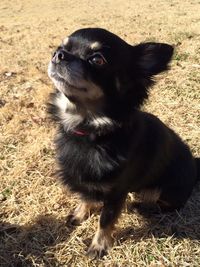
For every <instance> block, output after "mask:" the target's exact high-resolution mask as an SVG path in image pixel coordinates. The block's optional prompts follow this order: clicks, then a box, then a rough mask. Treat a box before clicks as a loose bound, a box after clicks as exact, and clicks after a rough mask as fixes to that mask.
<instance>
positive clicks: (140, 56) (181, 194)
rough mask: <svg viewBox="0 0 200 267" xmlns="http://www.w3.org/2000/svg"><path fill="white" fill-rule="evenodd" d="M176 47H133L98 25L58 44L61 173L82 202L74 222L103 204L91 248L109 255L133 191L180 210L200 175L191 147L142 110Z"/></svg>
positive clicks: (54, 75)
mask: <svg viewBox="0 0 200 267" xmlns="http://www.w3.org/2000/svg"><path fill="white" fill-rule="evenodd" d="M172 54H173V48H172V46H170V45H168V44H161V43H142V44H139V45H136V46H131V45H129V44H127V43H126V42H125V41H123V40H122V39H120V38H119V37H118V36H116V35H114V34H112V33H110V32H108V31H106V30H103V29H99V28H88V29H81V30H78V31H76V32H74V33H73V34H72V35H70V36H69V38H66V39H65V40H64V41H63V44H62V45H61V46H59V47H58V49H57V50H56V52H55V53H54V56H53V58H52V60H51V62H50V64H49V69H48V73H49V76H50V78H51V79H52V81H53V82H54V84H55V86H56V88H57V89H56V91H55V93H53V94H52V95H51V103H50V105H49V111H50V113H51V114H52V115H53V117H54V119H56V120H57V121H58V124H59V130H58V135H57V138H56V146H57V154H58V162H59V165H60V176H61V178H62V180H63V182H64V184H66V185H67V186H68V187H69V188H70V189H71V191H72V192H76V193H79V195H80V196H81V200H82V202H81V204H80V205H79V206H78V208H77V209H76V210H75V212H74V213H73V214H72V215H71V216H70V221H71V223H78V222H81V221H82V220H84V219H85V218H86V216H87V214H88V212H89V211H90V210H91V208H92V207H94V205H95V204H96V202H101V203H103V207H102V211H101V216H100V222H99V227H98V230H97V232H96V234H95V237H94V238H93V241H92V244H91V246H90V248H89V251H88V252H89V254H90V255H92V256H102V255H104V253H105V252H106V250H107V249H108V248H109V247H110V246H111V244H112V238H111V234H112V231H113V227H114V224H115V222H116V220H117V218H118V217H119V215H120V213H121V209H122V207H123V204H124V202H125V200H126V197H127V194H128V192H141V193H142V194H143V196H144V197H145V198H146V199H149V200H154V201H155V202H156V203H157V204H158V205H159V206H160V208H161V209H162V210H173V209H179V208H181V207H182V206H183V205H184V204H185V202H186V201H187V199H188V197H189V196H190V194H191V192H192V189H193V187H194V185H195V183H196V180H197V174H196V163H195V161H194V159H193V156H192V155H191V152H190V150H189V148H188V147H187V145H186V144H184V143H183V142H182V141H181V139H180V138H179V137H178V136H177V135H176V134H175V133H174V132H173V131H172V130H171V129H169V128H168V127H167V126H165V125H164V124H163V123H162V122H161V121H160V120H159V119H158V118H156V117H155V116H153V115H151V114H149V113H145V112H142V111H140V110H139V109H138V108H139V107H140V105H141V104H142V103H143V102H144V100H145V99H146V98H147V96H148V90H149V87H150V86H151V85H152V84H153V76H154V75H156V74H158V73H160V72H162V71H165V70H167V68H168V67H167V64H168V63H169V61H170V59H171V57H172Z"/></svg>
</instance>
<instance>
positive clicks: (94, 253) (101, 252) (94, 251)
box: [87, 244, 108, 259]
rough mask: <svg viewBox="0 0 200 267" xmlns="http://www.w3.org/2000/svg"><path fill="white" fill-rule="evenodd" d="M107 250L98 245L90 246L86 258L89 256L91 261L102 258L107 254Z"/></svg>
mask: <svg viewBox="0 0 200 267" xmlns="http://www.w3.org/2000/svg"><path fill="white" fill-rule="evenodd" d="M107 249H108V248H107V247H105V246H101V245H99V244H91V246H90V247H89V249H88V251H87V256H89V257H90V258H91V259H99V258H102V257H103V256H105V255H106V254H107V253H108V252H107Z"/></svg>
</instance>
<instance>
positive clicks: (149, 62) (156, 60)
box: [132, 43, 174, 78]
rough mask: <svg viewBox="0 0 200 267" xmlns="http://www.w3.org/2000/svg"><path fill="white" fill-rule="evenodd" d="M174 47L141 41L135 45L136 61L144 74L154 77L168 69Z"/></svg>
mask: <svg viewBox="0 0 200 267" xmlns="http://www.w3.org/2000/svg"><path fill="white" fill-rule="evenodd" d="M173 50H174V49H173V47H172V46H171V45H168V44H163V43H141V44H139V45H136V46H133V50H132V51H133V56H134V61H135V63H136V64H137V67H139V70H140V72H141V73H142V75H144V78H145V76H146V77H152V76H153V75H156V74H158V73H160V72H162V71H165V70H167V69H168V63H169V62H170V60H171V58H172V55H173Z"/></svg>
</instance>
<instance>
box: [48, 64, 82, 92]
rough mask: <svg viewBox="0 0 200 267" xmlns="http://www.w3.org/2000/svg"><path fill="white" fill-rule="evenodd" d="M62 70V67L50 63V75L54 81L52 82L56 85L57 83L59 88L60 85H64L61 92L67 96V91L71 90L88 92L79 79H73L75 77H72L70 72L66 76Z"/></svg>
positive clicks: (66, 72)
mask: <svg viewBox="0 0 200 267" xmlns="http://www.w3.org/2000/svg"><path fill="white" fill-rule="evenodd" d="M61 70H62V69H61V68H60V67H57V66H56V65H55V64H53V63H52V62H50V63H49V66H48V75H49V77H50V78H51V79H52V81H53V82H54V83H56V86H57V87H60V86H58V83H59V84H60V85H62V86H61V87H62V89H61V91H62V92H63V93H64V94H66V93H67V91H69V90H70V92H71V91H72V90H79V91H82V92H87V88H86V87H84V86H82V84H81V82H80V81H79V78H78V77H73V75H71V74H70V72H68V71H65V75H64V74H63V73H62V71H61ZM58 89H59V88H58ZM63 89H64V90H63Z"/></svg>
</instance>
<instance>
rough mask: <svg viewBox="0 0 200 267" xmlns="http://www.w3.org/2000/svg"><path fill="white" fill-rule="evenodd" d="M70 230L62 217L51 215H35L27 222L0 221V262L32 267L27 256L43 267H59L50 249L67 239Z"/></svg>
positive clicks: (19, 266)
mask: <svg viewBox="0 0 200 267" xmlns="http://www.w3.org/2000/svg"><path fill="white" fill-rule="evenodd" d="M74 229H75V228H74V227H69V226H68V225H67V223H66V220H65V218H62V219H56V218H55V217H54V216H52V215H43V216H38V217H37V218H36V219H35V221H34V222H33V223H31V225H23V226H19V225H14V224H9V223H4V222H1V223H0V261H1V264H0V265H1V266H5V267H23V266H30V267H31V266H35V265H33V263H32V262H33V261H32V259H31V258H32V256H35V258H37V259H38V260H39V261H40V263H42V264H44V266H60V264H59V262H58V261H57V260H56V258H55V257H54V255H53V254H54V253H53V251H52V252H51V248H53V247H54V246H56V244H58V243H60V242H63V241H67V240H68V239H69V237H70V235H71V233H72V231H73V230H74ZM47 251H48V256H47V255H46V252H47ZM51 253H52V255H50V254H51Z"/></svg>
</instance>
